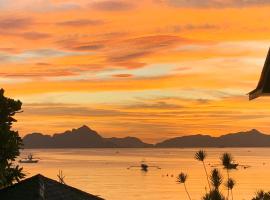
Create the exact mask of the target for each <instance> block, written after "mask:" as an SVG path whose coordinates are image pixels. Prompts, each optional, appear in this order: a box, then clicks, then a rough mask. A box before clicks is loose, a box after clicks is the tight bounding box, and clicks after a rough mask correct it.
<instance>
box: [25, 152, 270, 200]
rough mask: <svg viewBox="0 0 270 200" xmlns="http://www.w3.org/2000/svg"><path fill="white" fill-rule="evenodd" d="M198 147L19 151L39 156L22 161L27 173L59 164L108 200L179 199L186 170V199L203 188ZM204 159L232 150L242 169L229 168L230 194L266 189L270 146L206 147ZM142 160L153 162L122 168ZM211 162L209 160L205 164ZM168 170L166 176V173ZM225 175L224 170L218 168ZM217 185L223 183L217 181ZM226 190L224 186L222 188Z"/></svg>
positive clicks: (48, 171) (73, 180) (54, 169)
mask: <svg viewBox="0 0 270 200" xmlns="http://www.w3.org/2000/svg"><path fill="white" fill-rule="evenodd" d="M197 150H198V149H31V150H30V149H26V150H24V151H23V152H22V155H21V157H26V156H27V154H28V153H33V154H34V157H39V158H41V160H40V162H39V163H37V164H23V167H24V170H25V172H27V175H28V176H32V175H35V174H37V173H40V174H43V175H45V176H47V177H50V178H52V179H56V180H57V177H56V175H57V174H58V171H59V170H63V172H64V175H65V176H66V178H65V182H66V183H67V184H69V185H71V186H74V187H77V188H79V189H81V190H84V191H86V192H89V193H92V194H96V195H100V196H101V197H103V198H105V199H108V200H122V199H125V200H139V199H142V200H159V199H160V200H164V199H166V200H167V199H168V200H179V199H181V200H182V199H183V200H184V199H187V198H186V194H185V191H184V188H183V187H182V185H179V184H177V183H176V176H177V175H178V174H179V173H180V172H181V171H184V172H186V173H188V180H187V187H188V189H189V191H190V194H191V196H192V199H194V200H199V199H201V196H202V195H203V193H204V191H205V186H206V185H207V183H206V178H205V174H204V170H203V166H202V164H201V163H200V162H198V161H196V160H195V159H194V153H195V152H196V151H197ZM205 150H206V151H207V152H208V158H207V160H206V165H207V168H208V170H209V171H210V170H211V165H218V166H219V168H220V169H222V167H221V166H220V165H219V163H220V161H219V157H220V155H221V153H223V152H230V153H232V154H233V156H234V158H235V160H236V161H237V162H238V163H240V164H241V165H250V166H251V167H250V168H248V169H239V170H235V171H232V175H231V176H232V177H233V178H235V179H236V182H237V184H236V186H235V190H234V197H235V199H239V200H242V199H251V197H252V196H254V193H255V192H256V191H257V190H259V189H265V190H270V149H268V148H238V149H237V148H234V149H227V148H218V149H216V148H209V149H205ZM142 160H145V161H146V163H147V164H149V165H157V166H159V167H161V169H160V170H158V169H154V168H153V169H151V168H150V170H149V171H148V172H147V173H145V172H142V171H140V169H136V168H133V169H130V170H128V169H127V168H128V167H129V166H131V165H140V163H141V161H142ZM209 163H211V165H209ZM167 175H168V176H167ZM224 176H225V174H224ZM223 190H225V188H224V187H223ZM225 194H226V192H225Z"/></svg>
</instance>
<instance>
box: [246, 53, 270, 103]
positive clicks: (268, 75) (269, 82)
mask: <svg viewBox="0 0 270 200" xmlns="http://www.w3.org/2000/svg"><path fill="white" fill-rule="evenodd" d="M269 95H270V49H269V51H268V54H267V57H266V60H265V63H264V67H263V70H262V73H261V77H260V80H259V83H258V85H257V87H256V89H255V90H253V91H251V92H250V93H249V100H252V99H255V98H257V97H259V96H269Z"/></svg>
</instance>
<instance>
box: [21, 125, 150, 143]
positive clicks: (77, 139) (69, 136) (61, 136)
mask: <svg viewBox="0 0 270 200" xmlns="http://www.w3.org/2000/svg"><path fill="white" fill-rule="evenodd" d="M23 142H24V145H25V147H26V148H91V147H94V148H108V147H110V148H112V147H120V148H129V147H133V148H141V147H152V146H153V145H152V144H147V143H144V142H142V141H141V140H140V139H138V138H135V137H125V138H103V137H102V136H100V135H99V134H98V133H97V132H96V131H94V130H92V129H91V128H89V127H88V126H86V125H84V126H82V127H80V128H77V129H72V130H69V131H65V132H64V133H57V134H54V135H53V136H50V135H42V134H41V133H32V134H29V135H26V136H25V137H24V138H23Z"/></svg>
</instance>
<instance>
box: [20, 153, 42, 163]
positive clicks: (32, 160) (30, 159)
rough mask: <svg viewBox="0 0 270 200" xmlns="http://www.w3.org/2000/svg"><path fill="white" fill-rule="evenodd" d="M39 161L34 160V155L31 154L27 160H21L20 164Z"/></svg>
mask: <svg viewBox="0 0 270 200" xmlns="http://www.w3.org/2000/svg"><path fill="white" fill-rule="evenodd" d="M38 161H39V160H38V159H34V158H33V154H29V155H28V156H27V158H24V159H22V160H19V163H37V162H38Z"/></svg>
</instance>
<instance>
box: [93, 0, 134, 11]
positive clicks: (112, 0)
mask: <svg viewBox="0 0 270 200" xmlns="http://www.w3.org/2000/svg"><path fill="white" fill-rule="evenodd" d="M90 6H91V7H92V8H94V9H97V10H102V11H127V10H130V9H133V8H134V4H133V3H131V1H122V0H101V1H95V2H93V3H91V4H90Z"/></svg>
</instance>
